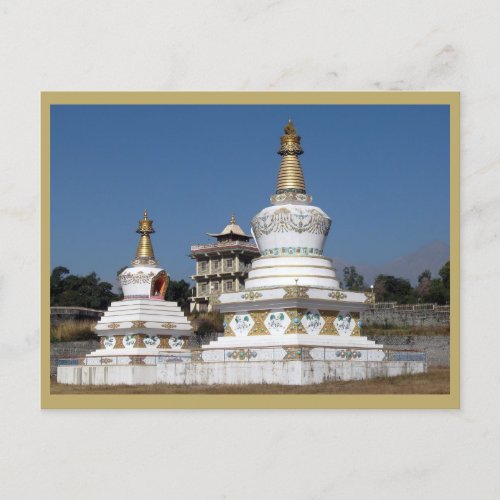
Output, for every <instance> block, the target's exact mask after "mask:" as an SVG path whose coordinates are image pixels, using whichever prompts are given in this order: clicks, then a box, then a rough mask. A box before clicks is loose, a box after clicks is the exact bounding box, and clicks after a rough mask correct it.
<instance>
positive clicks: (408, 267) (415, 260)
mask: <svg viewBox="0 0 500 500" xmlns="http://www.w3.org/2000/svg"><path fill="white" fill-rule="evenodd" d="M448 260H450V246H449V245H448V243H445V242H444V241H433V242H432V243H429V244H428V245H424V246H423V247H421V248H419V249H417V250H416V251H415V252H412V253H410V254H408V255H404V256H402V257H399V258H397V259H395V260H393V261H391V262H388V263H385V264H381V265H373V266H372V265H369V264H359V263H356V262H349V261H347V260H344V259H342V258H341V257H339V258H337V257H334V258H333V265H334V267H335V268H336V269H337V278H338V279H339V281H342V279H343V276H344V274H343V269H344V267H346V266H355V267H356V270H357V271H358V273H359V274H361V275H362V276H363V277H364V278H365V283H366V284H367V285H370V284H372V283H373V281H374V280H375V277H376V276H377V275H379V274H389V275H393V276H396V277H400V278H406V279H408V280H410V282H411V284H412V285H416V284H417V282H418V276H419V275H420V273H421V272H422V271H424V270H425V269H429V270H430V271H431V273H432V277H438V276H439V275H438V272H439V269H441V267H442V266H443V264H445V263H446V262H447V261H448Z"/></svg>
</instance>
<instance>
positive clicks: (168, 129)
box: [51, 105, 449, 283]
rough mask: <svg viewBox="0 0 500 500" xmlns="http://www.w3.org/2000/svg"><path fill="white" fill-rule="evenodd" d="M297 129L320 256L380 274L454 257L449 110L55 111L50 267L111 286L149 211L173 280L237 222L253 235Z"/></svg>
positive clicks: (249, 108) (161, 256)
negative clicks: (429, 247)
mask: <svg viewBox="0 0 500 500" xmlns="http://www.w3.org/2000/svg"><path fill="white" fill-rule="evenodd" d="M289 118H291V119H292V120H293V121H294V123H295V126H296V128H297V131H298V133H299V135H301V137H302V147H303V149H304V151H305V153H304V154H303V155H302V156H301V162H302V166H303V170H304V176H305V180H306V187H307V191H308V193H309V194H311V195H312V196H313V204H316V205H317V206H319V207H321V208H322V209H323V210H325V211H326V213H328V214H329V215H330V217H331V218H332V220H333V223H332V228H331V230H330V235H329V237H328V240H327V243H326V246H325V255H328V256H330V257H334V258H335V257H339V258H341V259H343V260H346V261H349V262H354V263H356V262H358V263H360V264H361V263H365V264H370V265H375V264H382V263H384V262H388V261H390V260H393V259H395V258H397V257H400V256H402V255H405V254H408V253H411V252H413V251H414V250H416V249H418V248H419V247H421V246H423V245H426V244H428V243H430V242H432V241H435V240H441V241H444V242H446V243H449V108H448V106H431V105H426V106H423V105H420V106H400V105H392V106H389V105H377V106H375V105H371V106H368V105H356V106H355V105H329V106H310V105H307V106H305V105H296V106H291V105H283V106H269V105H262V106H194V105H191V106H184V105H176V106H172V105H155V106H151V105H150V106H139V105H129V106H116V105H109V106H88V105H85V106H73V105H57V106H52V108H51V267H52V268H53V267H55V266H58V265H64V266H66V267H68V268H69V269H70V270H71V272H72V273H75V274H87V273H89V272H92V271H95V272H97V274H98V275H99V276H100V277H101V278H102V279H105V280H108V281H112V282H113V283H114V277H115V274H116V270H118V269H119V268H120V267H123V266H126V265H128V264H129V263H130V261H131V260H132V258H133V257H134V253H135V247H136V244H137V238H138V235H137V234H136V233H135V230H136V228H137V221H138V220H139V219H140V217H141V215H142V212H143V210H144V208H147V209H148V212H149V214H150V217H151V218H152V219H153V220H154V227H155V229H156V231H157V232H156V233H155V234H154V235H153V236H152V238H153V246H154V249H155V254H156V257H157V258H158V259H159V261H160V264H161V265H162V267H164V268H166V269H167V271H168V272H169V273H170V275H171V276H172V277H173V278H174V279H181V278H184V279H187V278H188V276H189V275H190V274H192V272H193V269H194V261H192V260H191V259H190V258H189V257H188V254H189V251H190V245H191V244H194V243H204V242H208V241H210V238H209V237H208V236H206V233H207V232H218V231H219V230H221V229H222V228H223V227H224V226H225V225H226V224H227V223H228V222H229V219H230V216H231V212H232V211H234V212H235V214H236V219H237V222H238V223H239V224H240V225H241V226H242V227H243V229H244V230H245V231H247V232H248V231H249V228H250V220H251V218H252V217H253V216H254V215H255V214H256V213H257V212H258V211H259V210H260V209H262V208H264V207H265V206H268V205H269V196H270V195H271V194H273V193H274V191H275V189H276V178H277V173H278V168H279V163H280V157H279V156H278V155H277V154H276V152H277V150H278V148H279V138H280V136H281V135H282V133H283V126H284V125H285V124H286V122H287V120H288V119H289Z"/></svg>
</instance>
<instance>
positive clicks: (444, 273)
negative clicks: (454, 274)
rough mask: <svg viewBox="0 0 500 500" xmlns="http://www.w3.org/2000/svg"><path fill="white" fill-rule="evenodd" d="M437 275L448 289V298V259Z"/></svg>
mask: <svg viewBox="0 0 500 500" xmlns="http://www.w3.org/2000/svg"><path fill="white" fill-rule="evenodd" d="M439 276H441V280H442V281H443V285H444V288H445V289H446V290H448V299H449V294H450V261H448V262H447V263H446V264H445V265H444V266H443V267H442V268H441V269H440V270H439Z"/></svg>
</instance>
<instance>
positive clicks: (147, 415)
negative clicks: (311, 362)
mask: <svg viewBox="0 0 500 500" xmlns="http://www.w3.org/2000/svg"><path fill="white" fill-rule="evenodd" d="M499 6H500V4H499V2H498V1H496V0H490V1H482V0H476V1H458V0H454V1H453V0H450V1H439V0H425V1H422V0H420V1H418V2H417V1H403V0H392V1H378V2H376V1H309V2H306V1H299V0H294V1H284V0H281V1H271V2H269V1H256V0H253V1H230V0H225V1H217V2H216V1H181V0H178V1H158V0H156V1H135V2H132V1H117V0H112V1H110V0H107V1H102V2H99V1H89V0H86V1H72V2H69V1H45V2H34V1H31V2H30V1H14V0H12V1H8V0H0V68H1V69H0V72H1V77H0V92H1V97H2V100H1V114H0V174H1V176H0V179H1V180H0V229H1V237H0V238H1V239H0V317H1V327H0V380H1V384H0V401H1V410H0V415H1V418H0V490H1V493H0V496H1V497H2V498H5V499H11V498H16V499H21V498H51V499H54V498H57V499H58V498H77V499H86V500H88V499H93V498H99V499H100V498H138V497H139V498H148V497H151V498H182V499H184V498H189V499H191V498H193V499H212V498H214V499H219V498H220V499H224V498H226V499H233V498H234V499H247V498H260V499H263V500H264V499H268V498H287V499H331V498H364V497H368V496H369V497H370V498H384V499H387V498H389V499H391V498H405V499H406V498H408V499H417V498H418V499H421V498H439V499H441V498H456V499H470V498H476V497H477V498H482V499H490V498H491V499H493V498H499V495H500V493H499V490H500V484H499V483H500V479H499V474H498V461H499V459H500V448H499V444H500V429H499V425H498V421H499V417H500V404H499V397H498V382H499V380H500V351H499V341H498V337H499V335H500V332H499V329H498V321H496V320H494V315H495V314H496V312H497V311H498V306H496V305H495V304H496V301H497V300H498V299H497V295H496V293H495V290H496V289H497V287H496V284H497V282H498V279H499V277H500V261H499V259H498V255H499V250H500V248H499V246H500V245H499V224H500V223H499V219H500V198H499V196H498V192H499V183H500V173H499V168H498V167H499V164H500V146H499V137H498V134H499V130H500V89H499V80H500V70H499V62H498V60H499V55H498V52H499V50H500V36H499V33H500V29H499V23H500V8H499ZM353 89H355V90H378V89H403V90H434V89H440V90H460V91H461V92H462V174H461V182H462V188H461V196H462V198H461V217H462V282H461V290H462V310H461V313H462V314H461V319H462V349H461V353H462V409H461V410H460V411H276V410H275V411H123V412H117V411H41V410H40V409H39V406H40V402H39V354H38V353H39V330H40V329H39V279H38V276H39V272H40V264H39V236H40V225H39V218H40V213H39V203H40V194H39V182H40V174H39V164H40V152H39V146H40V125H39V122H40V108H39V102H40V97H39V92H40V91H41V90H353Z"/></svg>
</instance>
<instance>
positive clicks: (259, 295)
mask: <svg viewBox="0 0 500 500" xmlns="http://www.w3.org/2000/svg"><path fill="white" fill-rule="evenodd" d="M278 153H279V154H280V155H281V157H282V160H281V165H280V169H279V173H278V184H277V189H276V193H275V194H274V195H273V196H271V203H272V205H271V206H270V207H266V208H264V209H263V210H261V211H260V212H259V213H258V214H257V215H256V216H255V217H254V218H253V219H252V234H253V236H254V238H255V240H256V242H257V245H258V248H259V251H260V253H261V257H259V258H257V259H254V260H253V262H252V269H251V271H250V272H249V275H248V279H247V280H246V281H245V291H244V292H238V293H225V294H222V295H221V296H220V297H219V299H218V302H219V303H218V304H217V305H215V307H216V308H217V309H218V310H220V311H221V312H222V313H224V320H225V322H224V326H225V331H224V336H223V337H220V338H219V339H218V340H217V341H214V342H211V343H210V344H209V345H207V346H204V349H206V350H207V351H208V350H211V349H218V348H229V347H234V348H247V347H253V348H255V347H271V346H273V347H274V346H281V347H283V348H284V349H283V356H286V355H287V353H289V352H292V351H293V352H295V351H296V350H295V351H294V348H295V347H301V348H303V349H302V350H300V354H301V356H302V357H303V356H304V354H305V353H307V356H308V357H309V356H310V357H311V358H313V359H314V358H315V357H317V356H319V357H321V358H324V356H325V351H324V350H321V349H319V350H316V351H314V350H311V349H310V348H313V347H322V348H334V349H335V351H334V352H329V351H328V352H327V354H328V356H330V355H333V357H337V358H345V357H346V356H348V357H349V359H350V358H351V357H352V358H354V359H358V358H359V359H361V358H363V357H364V358H366V357H368V356H370V354H371V355H372V357H374V358H377V357H378V358H381V357H383V353H382V346H381V345H376V344H375V342H373V341H369V340H368V339H367V338H366V337H362V336H360V326H361V321H360V312H361V311H362V310H364V309H366V308H368V304H369V302H370V301H371V300H372V295H371V294H370V293H363V292H351V291H343V290H340V287H339V282H338V280H337V277H336V273H335V269H334V267H333V264H332V260H331V259H330V258H329V257H325V256H324V255H323V247H324V244H325V241H326V237H327V236H328V233H329V231H330V226H331V223H332V221H331V219H330V217H329V216H328V215H327V214H326V213H325V212H324V211H323V210H321V208H319V207H316V206H314V205H312V204H311V202H312V197H311V196H310V195H309V194H307V192H306V187H305V182H304V175H303V172H302V166H301V164H300V160H299V156H300V155H301V154H302V153H303V150H302V147H301V145H300V137H299V136H298V135H297V133H296V131H295V127H294V126H293V123H292V122H291V121H290V122H289V123H288V124H287V125H286V127H285V134H284V135H283V136H282V137H281V148H280V149H279V151H278ZM337 353H338V354H337ZM203 356H204V357H206V358H207V359H208V358H213V357H214V355H213V354H208V353H204V354H203ZM260 356H269V353H267V352H265V351H262V352H257V354H256V355H255V356H254V357H255V358H256V359H258V358H259V357H260Z"/></svg>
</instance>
